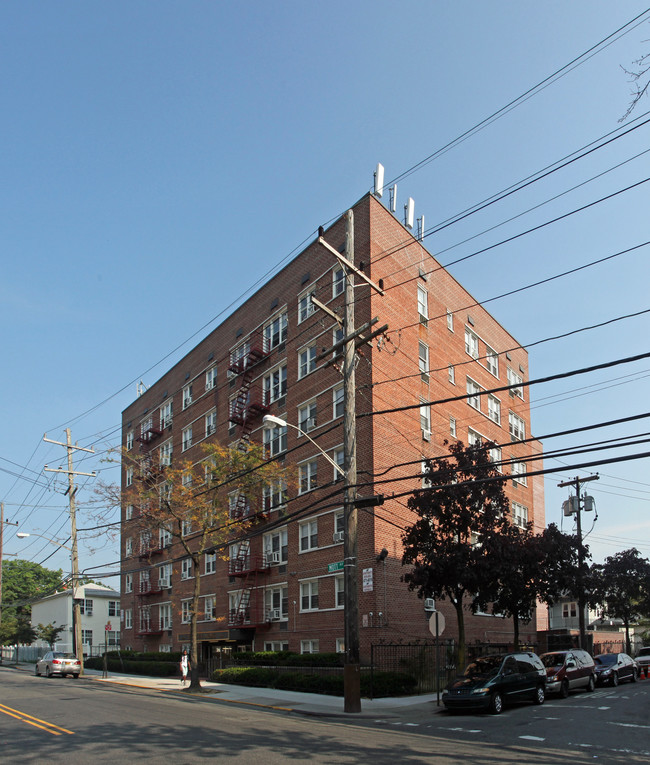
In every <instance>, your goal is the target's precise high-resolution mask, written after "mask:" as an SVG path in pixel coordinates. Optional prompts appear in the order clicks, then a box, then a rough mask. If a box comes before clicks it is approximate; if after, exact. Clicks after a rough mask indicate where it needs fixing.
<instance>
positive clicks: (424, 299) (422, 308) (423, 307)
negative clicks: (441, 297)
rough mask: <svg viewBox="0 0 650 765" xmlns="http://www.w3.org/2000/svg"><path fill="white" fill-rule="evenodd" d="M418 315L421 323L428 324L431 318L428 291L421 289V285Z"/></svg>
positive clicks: (419, 287)
mask: <svg viewBox="0 0 650 765" xmlns="http://www.w3.org/2000/svg"><path fill="white" fill-rule="evenodd" d="M418 314H419V316H420V321H421V322H422V323H424V324H426V322H427V319H428V318H429V296H428V295H427V291H426V290H425V289H424V287H421V286H420V285H419V284H418Z"/></svg>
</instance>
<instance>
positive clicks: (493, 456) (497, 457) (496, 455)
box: [489, 446, 503, 473]
mask: <svg viewBox="0 0 650 765" xmlns="http://www.w3.org/2000/svg"><path fill="white" fill-rule="evenodd" d="M489 454H490V460H492V462H493V463H494V466H495V467H496V469H497V470H498V471H499V473H503V466H502V465H501V448H500V447H499V446H493V447H492V448H491V449H490V451H489Z"/></svg>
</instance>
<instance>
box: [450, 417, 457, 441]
mask: <svg viewBox="0 0 650 765" xmlns="http://www.w3.org/2000/svg"><path fill="white" fill-rule="evenodd" d="M449 435H450V436H451V437H452V438H456V418H455V417H450V418H449Z"/></svg>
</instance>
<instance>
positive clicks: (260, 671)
mask: <svg viewBox="0 0 650 765" xmlns="http://www.w3.org/2000/svg"><path fill="white" fill-rule="evenodd" d="M301 658H303V657H301ZM212 679H213V680H214V681H215V682H218V683H230V684H232V685H247V686H252V687H255V688H276V689H279V690H284V691H302V692H305V693H323V694H327V695H330V696H343V674H340V675H338V674H337V675H316V674H308V675H305V674H302V673H300V672H278V671H276V670H274V669H272V668H270V667H231V668H230V669H217V670H215V671H214V673H213V676H212ZM360 681H361V694H362V695H363V696H366V697H368V696H370V692H371V688H370V673H362V674H361V679H360ZM416 685H417V681H416V678H415V677H413V676H412V675H408V674H406V673H403V672H375V673H374V674H373V677H372V695H373V696H374V697H375V698H380V697H387V696H407V695H409V694H411V693H413V692H414V691H415V687H416Z"/></svg>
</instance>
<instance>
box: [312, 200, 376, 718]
mask: <svg viewBox="0 0 650 765" xmlns="http://www.w3.org/2000/svg"><path fill="white" fill-rule="evenodd" d="M318 241H319V242H320V244H322V245H323V247H325V248H326V249H327V250H328V251H329V252H331V253H332V255H334V257H336V259H337V260H338V261H339V263H340V264H341V266H342V267H343V270H344V272H345V296H344V297H345V318H344V322H343V335H344V337H343V340H342V341H341V342H340V343H337V344H336V346H334V348H335V349H338V348H339V346H340V347H342V349H343V354H344V356H343V394H344V416H343V450H344V455H345V500H344V521H345V537H344V541H343V558H344V562H343V584H344V593H343V602H344V608H343V620H344V636H345V637H344V639H345V667H344V674H343V697H344V701H343V709H344V711H345V712H361V667H360V656H359V577H358V568H357V564H358V560H357V557H358V556H357V548H358V544H357V507H358V500H357V490H356V485H357V437H356V430H357V426H356V373H355V365H356V349H357V347H358V346H359V345H363V344H365V343H368V342H370V340H372V338H373V337H375V336H376V335H377V334H381V333H382V332H385V331H386V329H388V325H385V326H383V327H381V328H380V329H378V330H376V331H375V332H372V333H371V334H370V335H369V336H362V334H361V333H362V332H365V331H366V330H368V329H369V328H370V326H372V324H374V323H376V322H377V319H374V320H373V321H372V322H370V324H368V325H366V326H364V327H362V328H361V329H359V330H357V329H356V328H355V321H354V300H355V298H354V289H355V284H354V279H355V276H356V277H357V278H358V279H360V280H361V281H364V282H366V284H369V285H370V286H371V287H372V288H373V289H374V290H376V291H377V292H378V293H379V294H380V295H383V294H384V291H383V288H382V287H381V286H380V285H377V284H375V283H374V282H373V281H371V279H369V278H368V277H367V276H366V275H365V274H364V273H363V271H361V270H360V269H359V268H357V267H356V266H355V264H354V213H353V211H352V210H348V211H347V213H346V216H345V256H343V255H341V253H340V252H338V251H337V250H335V249H334V248H333V247H332V246H331V245H329V244H328V243H327V242H326V241H325V240H324V239H323V232H322V229H321V230H320V231H319V237H318ZM335 318H336V317H335ZM331 351H332V349H330V350H329V351H328V352H327V353H331ZM323 355H324V354H321V357H322V356H323ZM321 357H319V358H321ZM381 501H382V502H383V497H382V498H381ZM378 503H379V502H378V501H371V504H378Z"/></svg>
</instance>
